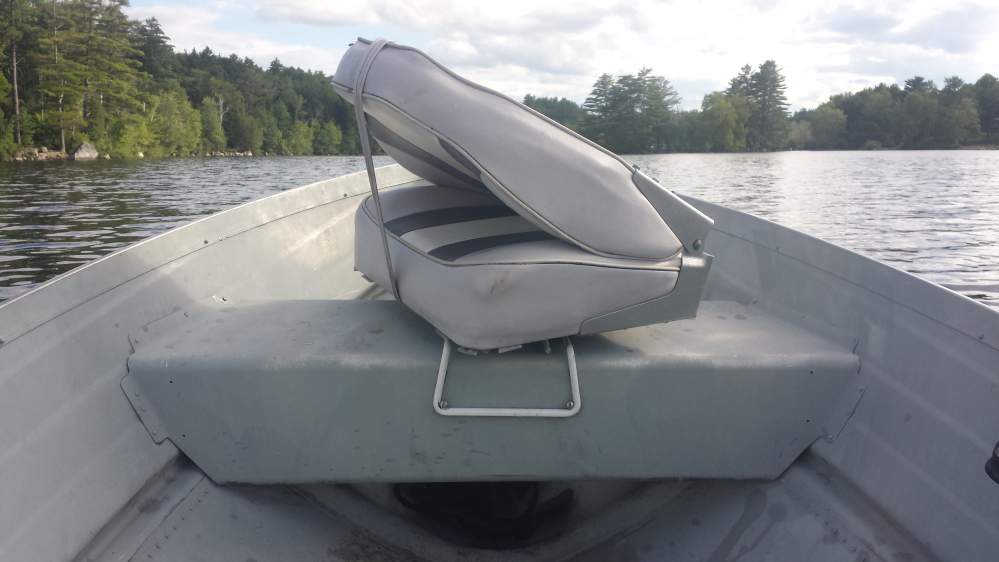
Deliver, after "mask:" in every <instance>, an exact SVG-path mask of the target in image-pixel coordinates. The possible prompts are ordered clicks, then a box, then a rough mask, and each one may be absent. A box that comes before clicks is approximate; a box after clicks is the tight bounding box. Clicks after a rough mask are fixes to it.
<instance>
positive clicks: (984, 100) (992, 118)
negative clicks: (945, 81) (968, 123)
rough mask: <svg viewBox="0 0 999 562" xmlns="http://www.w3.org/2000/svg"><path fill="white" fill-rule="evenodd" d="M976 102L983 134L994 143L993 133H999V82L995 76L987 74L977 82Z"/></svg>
mask: <svg viewBox="0 0 999 562" xmlns="http://www.w3.org/2000/svg"><path fill="white" fill-rule="evenodd" d="M975 101H976V102H977V103H978V119H979V121H980V122H981V127H982V132H983V133H985V138H986V139H987V140H988V142H992V133H994V132H996V131H999V80H997V79H996V77H995V76H993V75H991V74H985V75H983V76H982V77H981V78H979V79H978V81H977V82H975Z"/></svg>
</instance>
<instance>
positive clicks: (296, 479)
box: [122, 300, 860, 484]
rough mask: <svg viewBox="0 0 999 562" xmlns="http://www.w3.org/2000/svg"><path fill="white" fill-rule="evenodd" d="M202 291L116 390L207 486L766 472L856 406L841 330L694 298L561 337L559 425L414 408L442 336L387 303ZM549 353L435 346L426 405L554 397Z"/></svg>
mask: <svg viewBox="0 0 999 562" xmlns="http://www.w3.org/2000/svg"><path fill="white" fill-rule="evenodd" d="M209 302H210V304H204V303H202V304H197V305H193V306H191V307H189V308H187V309H186V310H182V311H178V312H175V313H173V314H171V315H169V316H167V317H165V318H162V319H160V320H158V321H156V322H153V323H151V324H149V325H148V326H146V327H144V329H143V331H141V332H137V333H135V334H133V335H132V338H131V341H132V343H133V347H134V353H133V354H132V355H131V356H130V357H129V360H128V370H129V373H128V375H127V376H126V377H125V378H124V379H123V380H122V388H123V390H124V391H125V393H126V395H127V397H128V399H129V400H130V401H131V403H132V406H133V408H134V409H135V411H136V413H137V414H138V416H139V417H140V418H141V419H142V421H143V423H144V424H145V426H146V428H147V429H148V430H149V432H150V435H151V436H152V438H153V439H154V440H156V441H157V442H162V441H163V440H164V439H167V438H169V439H170V440H171V441H173V442H174V443H175V444H176V445H177V446H178V447H179V448H180V449H181V450H182V451H183V452H184V453H185V454H187V455H188V456H189V457H190V458H191V459H192V460H193V461H194V462H195V463H197V464H198V466H199V467H201V469H202V470H204V471H205V472H206V473H207V474H208V475H209V476H210V477H211V478H212V479H213V480H214V481H216V482H218V483H235V482H242V483H253V484H272V483H304V482H327V481H329V482H430V481H440V482H447V481H460V480H469V479H475V480H491V479H495V480H504V479H522V480H539V479H541V480H564V479H580V478H587V479H594V478H597V479H599V478H624V479H649V478H668V477H692V478H763V479H772V478H775V477H777V476H778V475H779V474H780V473H781V472H782V471H783V470H785V468H787V466H788V465H789V464H790V463H791V462H792V461H793V460H794V459H795V458H796V457H797V456H798V455H799V454H800V453H801V452H802V451H803V450H804V449H805V448H806V447H808V446H809V445H810V444H811V443H812V442H813V441H814V440H815V439H816V438H819V437H827V438H830V439H831V438H834V437H835V435H836V434H837V433H838V431H839V428H841V427H842V425H843V424H844V423H845V422H846V419H847V418H848V414H849V412H852V410H853V407H854V406H855V404H856V401H857V400H859V398H860V395H859V393H857V385H856V377H857V372H858V369H859V361H858V359H857V357H856V356H855V355H854V354H853V352H852V350H853V345H854V343H853V338H852V337H850V336H849V335H848V334H844V333H841V332H839V331H838V330H836V329H835V328H833V327H831V326H826V328H827V329H826V330H825V332H821V331H820V332H821V333H825V334H826V335H824V336H822V337H819V336H816V335H815V334H816V333H818V332H816V331H814V330H802V329H800V328H799V326H800V324H798V323H797V322H801V321H803V320H800V315H799V320H797V321H796V323H792V322H791V321H787V320H782V319H781V318H778V317H777V316H775V315H773V314H769V313H767V312H764V311H763V310H761V309H759V308H757V307H753V306H743V305H740V304H737V303H731V302H704V303H702V304H701V313H700V314H699V315H698V317H697V318H696V319H687V320H680V321H675V322H671V323H667V324H656V325H650V326H645V327H640V328H632V329H628V330H621V331H615V332H608V333H604V334H597V335H592V336H581V337H573V338H572V342H573V345H574V347H575V351H576V358H577V365H578V379H579V388H580V392H581V396H582V408H581V410H580V411H579V413H578V415H576V416H574V417H571V418H561V419H551V418H547V419H545V418H451V417H445V416H439V415H437V414H436V413H435V411H434V408H433V407H432V404H431V400H432V394H433V389H434V383H435V379H436V376H437V370H438V363H439V362H440V353H441V341H442V340H441V338H440V337H439V336H438V335H437V334H436V333H435V331H434V330H433V329H432V328H431V326H430V325H429V324H427V322H426V321H425V320H423V319H422V318H420V317H419V316H418V315H416V314H415V313H414V312H412V311H411V310H409V309H408V308H407V307H405V306H403V305H401V304H400V303H398V302H396V301H393V300H386V301H329V300H325V301H310V300H292V301H261V302H245V303H235V304H233V303H217V302H215V301H213V300H210V301H209ZM550 347H551V353H546V351H545V349H544V346H543V344H541V343H538V344H530V345H526V346H524V347H523V348H521V349H518V350H515V351H511V352H508V353H503V354H489V355H488V356H485V357H483V356H482V354H480V355H477V356H471V355H464V354H461V353H455V354H452V359H451V367H450V371H449V374H448V378H447V383H446V385H445V388H444V397H445V399H446V400H447V401H449V402H450V403H451V404H454V405H455V406H465V407H530V408H559V407H565V404H566V401H567V399H568V398H569V396H570V395H569V381H568V377H567V376H566V366H565V357H564V348H563V344H562V343H561V342H560V341H558V340H553V341H552V342H550ZM845 414H846V415H845Z"/></svg>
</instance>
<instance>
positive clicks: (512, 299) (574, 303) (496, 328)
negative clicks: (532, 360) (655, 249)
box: [354, 184, 681, 349]
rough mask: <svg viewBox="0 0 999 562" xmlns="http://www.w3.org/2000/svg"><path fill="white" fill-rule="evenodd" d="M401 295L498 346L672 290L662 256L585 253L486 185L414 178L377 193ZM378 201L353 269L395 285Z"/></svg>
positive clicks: (366, 209) (674, 267)
mask: <svg viewBox="0 0 999 562" xmlns="http://www.w3.org/2000/svg"><path fill="white" fill-rule="evenodd" d="M381 204H382V212H383V217H384V220H385V227H386V232H387V235H388V241H389V250H390V254H391V258H392V263H393V267H394V268H395V270H396V281H397V286H398V288H399V296H400V298H401V300H402V301H403V302H404V303H405V304H406V305H407V306H409V307H410V308H412V309H413V310H414V311H415V312H416V313H418V314H419V315H421V316H422V317H424V318H425V319H426V320H428V321H429V322H430V323H431V324H433V325H434V326H435V327H436V328H437V329H438V330H440V331H441V332H442V333H444V334H445V335H447V336H448V337H450V338H451V339H452V340H454V341H455V342H456V343H457V344H458V345H461V346H465V347H470V348H474V349H493V348H498V347H504V346H509V345H515V344H520V343H527V342H532V341H538V340H543V339H551V338H557V337H562V336H565V335H571V334H577V333H579V331H580V326H581V325H582V323H583V322H585V321H586V320H588V319H590V318H594V317H597V316H601V315H604V314H608V313H610V312H614V311H617V310H621V309H623V308H627V307H629V306H633V305H635V304H639V303H642V302H645V301H648V300H652V299H655V298H659V297H662V296H664V295H666V294H668V293H669V292H670V291H672V289H673V287H674V286H675V284H676V279H677V274H678V271H679V266H680V261H681V260H680V257H679V255H677V256H674V257H672V258H671V259H667V260H663V261H649V260H639V259H626V258H614V257H607V256H600V255H595V254H592V253H589V252H587V251H585V250H583V249H581V248H579V247H578V246H576V245H574V244H570V243H568V242H565V241H563V240H560V239H558V238H556V237H554V236H552V235H551V234H549V233H547V232H545V231H543V230H541V229H539V228H538V227H536V226H535V225H534V224H532V223H531V222H529V221H527V220H526V219H524V218H523V217H521V216H520V215H519V214H517V213H516V212H515V211H514V210H513V209H511V208H509V207H507V206H506V205H504V204H503V203H502V201H500V200H499V199H498V198H496V197H495V196H492V195H490V194H486V193H482V192H476V191H470V190H466V189H458V188H451V187H441V186H436V185H431V184H422V185H419V184H418V185H410V186H407V187H401V188H397V189H393V190H388V191H385V192H383V193H382V194H381ZM376 217H377V214H376V210H375V206H374V202H373V200H372V199H371V198H370V197H369V198H367V199H366V200H365V201H364V202H363V203H362V204H361V206H360V207H359V208H358V211H357V213H356V215H355V238H354V240H355V249H354V258H355V262H356V266H357V268H358V269H359V270H360V271H362V272H364V273H365V274H367V275H368V276H369V277H371V278H372V279H373V280H374V281H375V282H377V283H378V284H379V285H381V286H383V287H391V280H390V279H389V276H388V272H387V267H386V265H385V258H384V254H383V250H382V242H381V234H380V231H379V228H378V222H377V218H376Z"/></svg>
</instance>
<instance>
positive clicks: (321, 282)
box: [0, 167, 414, 561]
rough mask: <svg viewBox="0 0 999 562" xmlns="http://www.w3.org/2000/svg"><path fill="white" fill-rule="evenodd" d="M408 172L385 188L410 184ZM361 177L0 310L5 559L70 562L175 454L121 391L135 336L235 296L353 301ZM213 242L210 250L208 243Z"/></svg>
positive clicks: (135, 250)
mask: <svg viewBox="0 0 999 562" xmlns="http://www.w3.org/2000/svg"><path fill="white" fill-rule="evenodd" d="M413 179H414V178H413V176H412V175H410V174H409V173H407V172H405V171H403V170H401V169H399V168H398V167H393V168H387V169H382V170H379V182H380V185H384V186H393V185H397V184H399V183H402V182H406V181H411V180H413ZM366 190H367V184H366V181H365V178H364V176H363V174H361V175H357V174H355V175H352V176H346V177H343V178H338V179H336V180H331V181H325V182H320V183H317V184H313V185H310V186H306V187H303V188H300V189H296V190H291V191H287V192H283V193H280V194H277V195H274V196H272V197H268V198H266V199H263V200H260V201H255V202H253V203H249V204H246V205H242V206H240V207H237V208H235V209H231V210H229V211H226V212H224V213H220V214H218V215H215V216H212V217H209V218H206V219H203V220H200V221H196V222H194V223H191V224H189V225H185V226H183V227H180V228H178V229H175V230H172V231H170V232H169V233H166V234H164V235H161V236H158V237H155V238H151V239H148V240H144V241H142V242H140V243H138V244H136V245H133V246H130V247H128V248H127V249H125V250H123V251H120V252H117V253H115V254H112V255H109V256H106V257H104V258H102V259H99V260H96V261H94V262H92V263H90V264H87V265H85V266H83V267H80V268H77V269H75V270H73V271H72V272H70V273H68V274H66V275H63V276H60V277H58V278H56V279H54V280H52V281H50V282H48V283H46V284H44V285H42V286H40V287H39V288H37V289H35V290H34V291H32V292H30V293H28V294H26V295H23V296H21V297H19V298H17V299H13V300H11V301H7V302H4V303H2V304H0V340H3V342H4V343H3V344H0V482H3V484H2V485H0V560H3V561H7V560H11V561H15V560H16V561H21V560H30V561H33V560H45V561H50V560H56V561H58V560H69V559H71V558H72V557H73V556H74V555H75V554H76V553H77V552H78V551H80V549H82V548H83V547H84V546H85V545H86V544H87V543H88V542H89V541H91V540H92V539H93V538H94V535H95V534H97V533H98V532H99V531H100V530H101V528H102V527H103V526H104V525H105V523H107V522H108V521H109V520H111V518H112V517H113V516H114V515H115V513H117V512H118V511H120V510H122V509H124V506H125V505H126V503H127V502H128V501H129V499H130V498H132V497H133V496H134V495H135V493H136V492H137V491H138V490H139V489H140V488H142V486H143V485H144V484H145V483H146V482H147V481H148V480H150V479H151V478H153V477H154V476H155V475H156V474H157V473H158V472H159V471H160V470H161V469H162V467H163V466H164V465H165V464H166V463H167V462H168V461H170V459H172V458H173V457H174V456H176V455H177V449H176V448H175V447H174V446H173V445H172V444H170V443H164V444H162V445H156V444H155V443H154V442H153V441H152V440H151V439H150V438H149V435H148V433H147V432H146V430H145V428H144V427H143V426H142V424H141V422H140V421H139V419H138V418H137V417H136V415H135V413H134V412H133V411H132V408H131V406H130V405H129V404H128V402H127V400H125V401H123V398H124V394H123V393H122V391H121V387H120V381H121V379H122V377H124V376H125V374H126V370H125V360H126V358H127V356H128V353H129V351H130V347H129V344H128V342H127V340H126V334H128V333H129V332H131V331H134V330H138V329H140V327H141V326H142V325H145V324H148V323H149V322H152V321H153V320H155V319H157V318H160V317H163V316H165V315H167V314H169V313H171V312H172V311H173V310H174V309H176V308H177V307H180V306H185V305H188V304H190V303H192V302H195V301H198V300H201V299H203V298H206V297H209V296H211V295H212V294H218V295H220V296H225V297H227V298H237V299H238V298H258V299H276V298H337V297H339V298H349V297H350V296H351V295H355V294H359V293H360V292H361V291H363V290H365V289H366V288H367V284H366V283H364V282H363V281H362V280H361V279H360V278H359V277H357V276H356V275H354V274H353V273H352V272H351V268H352V267H353V260H352V259H351V257H350V256H351V249H352V245H353V244H352V243H353V240H352V234H353V212H354V208H355V207H356V206H357V204H358V203H359V202H360V197H355V196H357V195H358V194H362V193H364V192H365V191H366ZM206 241H207V243H206Z"/></svg>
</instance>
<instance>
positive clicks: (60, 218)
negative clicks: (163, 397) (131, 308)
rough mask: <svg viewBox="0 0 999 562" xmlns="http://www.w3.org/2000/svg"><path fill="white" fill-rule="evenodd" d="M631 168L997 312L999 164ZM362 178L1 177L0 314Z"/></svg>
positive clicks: (902, 159)
mask: <svg viewBox="0 0 999 562" xmlns="http://www.w3.org/2000/svg"><path fill="white" fill-rule="evenodd" d="M628 159H629V161H631V162H633V163H635V164H638V165H640V166H641V167H642V170H643V171H645V172H646V173H647V174H649V175H650V176H652V177H655V178H658V179H659V181H660V182H661V183H662V184H663V185H664V186H666V187H668V188H669V189H672V190H675V191H677V192H679V193H684V194H689V195H693V196H695V197H698V198H701V199H705V200H708V201H712V202H715V203H719V204H722V205H725V206H728V207H732V208H734V209H738V210H740V211H745V212H748V213H752V214H754V215H757V216H760V217H763V218H765V219H768V220H772V221H774V222H777V223H780V224H783V225H786V226H789V227H791V228H794V229H797V230H801V231H803V232H806V233H808V234H812V235H814V236H817V237H820V238H824V239H826V240H829V241H831V242H833V243H836V244H839V245H841V246H844V247H846V248H849V249H851V250H855V251H857V252H860V253H861V254H865V255H867V256H870V257H872V258H875V259H878V260H881V261H883V262H885V263H888V264H890V265H892V266H895V267H898V268H900V269H903V270H906V271H909V272H912V273H915V274H916V275H920V276H922V277H924V278H926V279H929V280H931V281H934V282H937V283H940V284H943V285H945V286H949V287H951V288H953V289H955V290H957V291H959V292H961V293H963V294H966V295H968V296H970V297H972V298H976V299H979V300H981V301H982V302H984V303H985V304H989V305H993V306H999V151H940V152H934V151H927V152H923V151H919V152H916V151H912V152H908V151H907V152H889V151H886V152H781V153H769V154H667V155H646V156H632V157H628ZM390 161H391V160H390V159H388V158H386V157H381V158H376V162H377V164H378V165H382V164H387V163H389V162H390ZM362 169H364V161H363V159H361V158H360V157H347V156H340V157H337V156H330V157H321V156H312V157H253V158H173V159H156V160H134V161H115V160H102V161H94V162H16V163H15V162H11V163H0V300H3V299H9V298H13V297H15V296H17V295H19V294H22V293H24V292H26V291H28V290H30V289H31V288H32V287H34V286H36V285H37V284H38V283H41V282H43V281H46V280H48V279H51V278H52V277H54V276H56V275H59V274H61V273H64V272H66V271H69V270H70V269H72V268H74V267H77V266H79V265H81V264H83V263H86V262H88V261H90V260H93V259H95V258H97V257H100V256H102V255H105V254H107V253H110V252H112V251H114V250H116V249H118V248H121V247H123V246H126V245H128V244H131V243H133V242H135V241H137V240H140V239H142V238H146V237H148V236H152V235H154V234H158V233H160V232H163V231H165V230H168V229H170V228H173V227H175V226H178V225H181V224H184V223H186V222H189V221H190V220H192V219H195V218H198V217H200V216H204V215H207V214H211V213H215V212H218V211H220V210H223V209H227V208H229V207H232V206H235V205H237V204H239V203H243V202H246V201H250V200H253V199H257V198H259V197H263V196H266V195H270V194H272V193H276V192H279V191H283V190H285V189H290V188H293V187H297V186H300V185H305V184H308V183H312V182H316V181H320V180H323V179H327V178H331V177H335V176H339V175H343V174H345V173H349V172H354V171H359V170H362Z"/></svg>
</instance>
